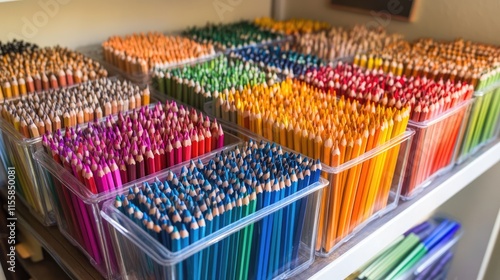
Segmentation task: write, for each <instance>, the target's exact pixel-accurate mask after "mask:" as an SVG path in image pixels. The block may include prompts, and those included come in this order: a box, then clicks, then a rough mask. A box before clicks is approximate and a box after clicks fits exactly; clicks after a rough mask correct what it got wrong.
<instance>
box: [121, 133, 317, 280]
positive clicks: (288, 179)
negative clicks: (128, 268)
mask: <svg viewBox="0 0 500 280" xmlns="http://www.w3.org/2000/svg"><path fill="white" fill-rule="evenodd" d="M178 172H179V173H178V174H175V173H171V172H169V173H168V174H167V175H166V180H164V181H163V182H162V181H156V182H153V183H150V184H148V183H144V185H143V186H136V187H135V188H133V189H130V190H129V193H128V195H122V196H118V197H117V198H116V200H115V204H114V205H115V207H117V208H118V209H119V210H120V211H121V212H122V213H123V214H124V215H126V216H128V217H129V218H130V219H131V220H132V221H133V222H135V223H136V224H137V225H138V226H139V227H140V228H142V229H144V230H146V231H147V232H148V233H149V235H150V236H152V237H153V238H154V239H155V240H157V241H158V242H159V243H160V244H161V245H162V246H165V247H166V248H167V249H168V250H169V251H171V252H179V251H182V250H185V249H187V248H190V247H192V246H201V245H200V244H202V242H203V239H204V238H205V237H210V236H214V235H217V232H218V231H219V230H221V229H223V228H226V227H230V226H231V224H233V223H235V222H237V221H239V220H241V219H244V218H249V216H251V215H252V214H253V213H255V212H259V211H262V210H264V209H265V208H266V207H269V206H270V205H272V204H274V203H277V202H280V201H283V200H286V199H287V198H289V197H290V196H292V195H294V194H296V193H298V192H300V191H301V190H303V189H305V188H307V187H308V186H310V185H311V184H313V183H315V182H318V180H319V177H320V173H321V164H320V163H319V161H315V160H311V159H309V158H306V157H303V156H301V155H298V154H294V153H289V152H285V151H283V150H282V149H281V147H280V146H277V145H275V144H269V143H267V142H260V143H259V142H256V141H253V140H249V141H248V142H245V143H244V144H241V145H238V146H236V147H234V148H232V149H230V150H226V151H223V152H220V153H218V154H216V155H215V156H214V157H213V158H211V159H210V160H209V161H208V162H206V163H202V162H201V161H199V160H198V161H197V162H193V161H192V162H191V163H190V164H189V165H186V166H184V167H182V168H181V169H180V171H178ZM307 203H308V201H307V198H303V199H301V200H298V201H296V202H294V203H291V204H290V205H288V206H287V207H285V208H283V209H281V210H279V211H276V212H275V213H273V214H270V215H268V216H266V217H265V218H263V219H262V220H261V221H258V222H255V223H251V224H249V225H248V226H247V227H245V228H243V229H241V230H239V231H237V232H235V233H233V234H231V235H228V236H224V238H223V239H222V240H221V241H219V242H217V243H215V244H213V245H210V246H208V247H205V249H203V250H198V251H197V253H195V254H194V255H193V256H191V257H189V258H187V259H185V260H182V258H179V259H178V260H177V261H176V264H175V269H174V270H173V271H174V273H173V274H170V275H171V276H172V277H174V278H176V279H272V278H274V277H276V276H277V275H279V274H281V273H283V272H285V271H287V270H289V269H292V268H293V267H294V265H297V264H298V258H299V255H298V253H299V247H300V238H301V235H302V230H303V224H304V218H305V211H306V208H307ZM200 240H201V241H200ZM147 258H148V257H146V258H144V256H142V257H139V258H138V259H139V260H141V259H142V260H145V259H147ZM126 259H129V260H130V261H131V262H134V261H136V260H135V259H134V258H126ZM126 265H127V264H126ZM136 265H137V264H136ZM141 265H144V267H143V269H142V271H143V272H145V273H146V274H145V275H137V276H138V277H156V278H157V279H159V278H163V277H165V275H162V274H161V273H160V274H158V272H159V270H157V268H155V267H154V266H155V265H154V264H153V263H152V262H151V260H150V259H149V260H148V261H146V262H145V263H142V264H141Z"/></svg>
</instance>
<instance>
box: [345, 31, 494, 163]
mask: <svg viewBox="0 0 500 280" xmlns="http://www.w3.org/2000/svg"><path fill="white" fill-rule="evenodd" d="M355 63H356V64H358V65H360V66H361V67H366V68H369V69H381V70H383V71H384V72H392V73H394V74H397V75H399V74H401V73H404V74H405V75H408V76H410V75H411V76H418V77H427V78H429V79H445V80H446V79H448V80H451V81H462V82H466V83H470V84H472V85H474V87H475V88H476V90H477V92H476V94H475V96H476V100H475V102H474V105H473V107H472V110H471V114H470V118H469V120H468V124H467V130H466V132H465V136H464V141H463V142H462V144H461V147H460V151H459V154H458V162H462V161H464V160H465V159H467V157H468V156H470V155H472V154H473V153H474V152H475V151H478V150H479V148H481V147H482V146H484V145H485V144H487V143H488V142H489V141H491V140H493V139H495V138H496V136H498V131H499V125H500V91H499V90H498V88H499V87H500V86H499V83H500V74H499V73H500V69H499V66H500V47H498V46H492V45H486V44H480V43H474V42H470V41H463V40H455V41H450V42H438V41H434V40H431V39H421V40H418V41H416V42H414V43H411V44H410V43H408V42H406V43H401V44H400V45H399V46H391V47H388V48H386V49H384V50H380V51H378V52H373V53H368V54H365V55H359V56H357V58H356V59H355ZM395 70H396V71H395Z"/></svg>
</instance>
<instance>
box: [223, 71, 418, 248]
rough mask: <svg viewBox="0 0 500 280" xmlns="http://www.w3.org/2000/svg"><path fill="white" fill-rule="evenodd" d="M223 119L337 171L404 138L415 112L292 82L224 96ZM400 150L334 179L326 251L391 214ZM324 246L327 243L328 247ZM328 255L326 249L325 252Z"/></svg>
mask: <svg viewBox="0 0 500 280" xmlns="http://www.w3.org/2000/svg"><path fill="white" fill-rule="evenodd" d="M215 102H216V105H215V114H216V116H217V117H220V118H222V119H224V120H227V121H231V122H233V123H237V124H238V125H239V126H241V127H244V128H246V129H249V130H251V131H252V132H254V133H257V134H259V135H262V136H264V137H265V138H267V139H269V140H272V141H274V142H276V143H279V144H281V145H283V146H287V147H289V148H292V149H294V150H295V151H297V152H301V153H303V154H306V155H308V156H310V157H314V158H320V159H321V161H322V162H323V163H325V164H326V165H329V166H332V167H339V166H341V165H342V164H344V163H346V162H348V161H351V160H354V159H356V158H357V157H359V156H361V155H363V154H364V153H366V152H368V151H370V150H372V149H374V148H376V147H378V146H381V145H383V144H384V143H386V142H387V141H389V140H391V139H393V138H396V137H397V136H399V135H401V134H403V132H404V131H405V130H406V126H407V123H408V119H409V116H410V106H409V105H404V106H400V108H386V107H381V106H378V105H376V104H375V103H374V102H366V103H365V104H360V103H359V102H358V101H356V100H353V101H351V100H345V99H344V98H343V97H341V98H340V99H339V100H337V99H336V97H335V96H333V95H330V94H325V92H323V91H322V90H319V89H317V88H314V87H312V86H309V85H306V84H305V83H304V82H300V81H297V80H293V81H292V80H290V79H287V80H286V81H283V82H281V83H278V84H275V85H273V86H270V87H263V86H260V85H257V86H253V87H246V88H245V89H244V90H242V91H237V92H236V93H234V94H233V93H228V94H221V95H220V97H219V100H216V101H215ZM398 151H399V145H398V146H397V147H396V148H395V149H391V150H387V151H384V152H382V153H380V154H379V155H378V156H376V157H374V158H372V159H370V160H367V161H365V162H361V163H359V164H357V165H355V166H353V167H352V168H348V169H345V171H342V172H339V173H335V172H334V175H333V176H332V177H333V178H331V180H332V183H333V184H332V188H331V190H330V192H329V193H328V191H326V193H325V195H324V200H323V204H322V207H321V209H322V213H321V217H320V231H319V237H318V240H319V241H320V242H318V245H321V246H322V247H323V250H324V251H326V252H329V251H330V250H331V249H332V248H333V246H334V245H335V243H337V242H338V241H340V240H341V239H342V238H344V237H346V236H347V235H348V234H349V233H351V232H352V230H353V229H354V228H355V227H356V226H357V225H359V224H360V223H361V222H363V221H365V220H367V219H368V218H369V217H371V215H372V214H373V213H376V212H377V211H379V210H381V209H383V208H385V206H386V204H387V201H388V198H389V192H390V188H391V184H392V178H393V175H394V170H395V168H396V163H397V159H398ZM321 242H323V243H321ZM318 249H320V248H318Z"/></svg>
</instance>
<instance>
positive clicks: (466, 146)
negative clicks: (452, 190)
mask: <svg viewBox="0 0 500 280" xmlns="http://www.w3.org/2000/svg"><path fill="white" fill-rule="evenodd" d="M474 97H475V100H476V101H475V102H474V105H473V106H472V109H471V113H470V115H469V118H468V120H467V127H466V131H465V135H464V138H463V141H462V143H461V145H460V150H459V153H458V155H457V157H458V159H457V164H460V163H462V162H464V161H465V160H467V159H468V158H469V157H470V156H472V155H474V154H475V153H476V152H478V151H479V150H481V148H482V147H484V146H486V145H487V144H489V143H490V142H491V141H494V140H495V139H497V138H498V136H499V132H500V83H495V84H493V85H491V86H489V87H487V88H485V89H483V90H479V91H476V92H475V93H474Z"/></svg>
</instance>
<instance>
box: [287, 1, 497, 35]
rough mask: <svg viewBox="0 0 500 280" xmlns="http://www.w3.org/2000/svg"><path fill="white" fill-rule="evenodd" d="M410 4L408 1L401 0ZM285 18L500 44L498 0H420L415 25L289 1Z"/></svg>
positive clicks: (325, 4)
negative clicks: (378, 26)
mask: <svg viewBox="0 0 500 280" xmlns="http://www.w3.org/2000/svg"><path fill="white" fill-rule="evenodd" d="M399 1H407V0H399ZM285 9H286V12H285V15H286V18H290V17H306V18H314V19H319V20H325V21H328V22H330V23H332V24H335V25H343V26H349V25H353V24H356V23H361V24H368V23H369V22H377V19H378V22H379V23H380V24H381V25H383V26H385V25H387V29H388V30H389V31H391V32H400V33H403V34H405V35H406V37H407V38H409V39H415V38H418V37H434V38H441V39H454V38H457V37H463V38H466V39H471V40H478V41H481V42H487V43H494V44H500V36H498V29H497V27H498V26H500V17H498V11H499V10H500V1H498V0H477V1H471V0H452V1H450V0H418V2H417V6H416V10H415V11H416V14H415V20H414V22H413V23H407V22H400V21H396V20H385V18H383V17H378V16H377V12H380V11H373V13H372V15H369V14H367V15H365V14H358V13H350V12H344V11H338V10H334V9H333V8H332V7H330V6H329V1H328V0H307V1H306V0H288V1H286V7H285Z"/></svg>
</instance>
